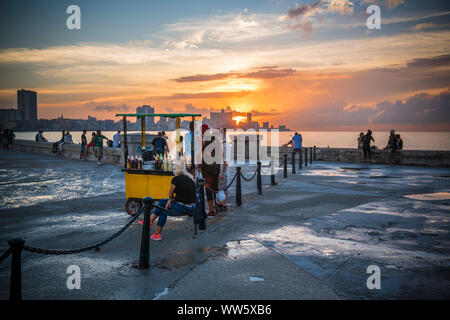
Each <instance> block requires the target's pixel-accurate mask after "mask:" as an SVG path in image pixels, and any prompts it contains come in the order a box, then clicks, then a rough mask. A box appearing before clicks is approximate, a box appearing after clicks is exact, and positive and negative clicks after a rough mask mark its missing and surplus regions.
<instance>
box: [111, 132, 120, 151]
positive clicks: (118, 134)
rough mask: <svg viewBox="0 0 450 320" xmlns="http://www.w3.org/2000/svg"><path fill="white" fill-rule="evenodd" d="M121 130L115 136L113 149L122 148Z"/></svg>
mask: <svg viewBox="0 0 450 320" xmlns="http://www.w3.org/2000/svg"><path fill="white" fill-rule="evenodd" d="M119 137H120V130H119V131H117V132H116V133H115V134H114V135H113V143H112V147H113V148H120V140H119Z"/></svg>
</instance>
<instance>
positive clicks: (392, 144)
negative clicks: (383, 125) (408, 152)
mask: <svg viewBox="0 0 450 320" xmlns="http://www.w3.org/2000/svg"><path fill="white" fill-rule="evenodd" d="M397 147H398V139H397V135H396V134H395V130H394V129H391V131H390V135H389V140H388V145H387V148H388V149H389V151H390V152H389V164H393V163H396V162H397V159H396V157H395V156H396V154H397ZM402 147H403V146H402Z"/></svg>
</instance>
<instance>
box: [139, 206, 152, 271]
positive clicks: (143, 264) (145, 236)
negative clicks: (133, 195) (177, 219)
mask: <svg viewBox="0 0 450 320" xmlns="http://www.w3.org/2000/svg"><path fill="white" fill-rule="evenodd" d="M143 201H144V227H143V228H142V237H141V251H140V254H139V269H147V268H148V266H149V260H150V214H151V212H152V210H153V198H151V197H145V198H144V199H143Z"/></svg>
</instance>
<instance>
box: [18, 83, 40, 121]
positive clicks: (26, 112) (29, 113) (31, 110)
mask: <svg viewBox="0 0 450 320" xmlns="http://www.w3.org/2000/svg"><path fill="white" fill-rule="evenodd" d="M17 108H18V109H19V110H20V111H22V113H23V120H24V121H31V122H35V121H37V93H36V92H35V91H30V90H24V89H22V90H17Z"/></svg>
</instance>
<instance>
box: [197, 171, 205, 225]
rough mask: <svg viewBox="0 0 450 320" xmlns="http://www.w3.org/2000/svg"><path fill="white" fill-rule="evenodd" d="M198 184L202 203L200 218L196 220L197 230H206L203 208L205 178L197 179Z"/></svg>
mask: <svg viewBox="0 0 450 320" xmlns="http://www.w3.org/2000/svg"><path fill="white" fill-rule="evenodd" d="M198 184H199V185H200V202H201V204H202V218H201V219H200V221H199V222H198V230H206V209H205V179H198Z"/></svg>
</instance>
